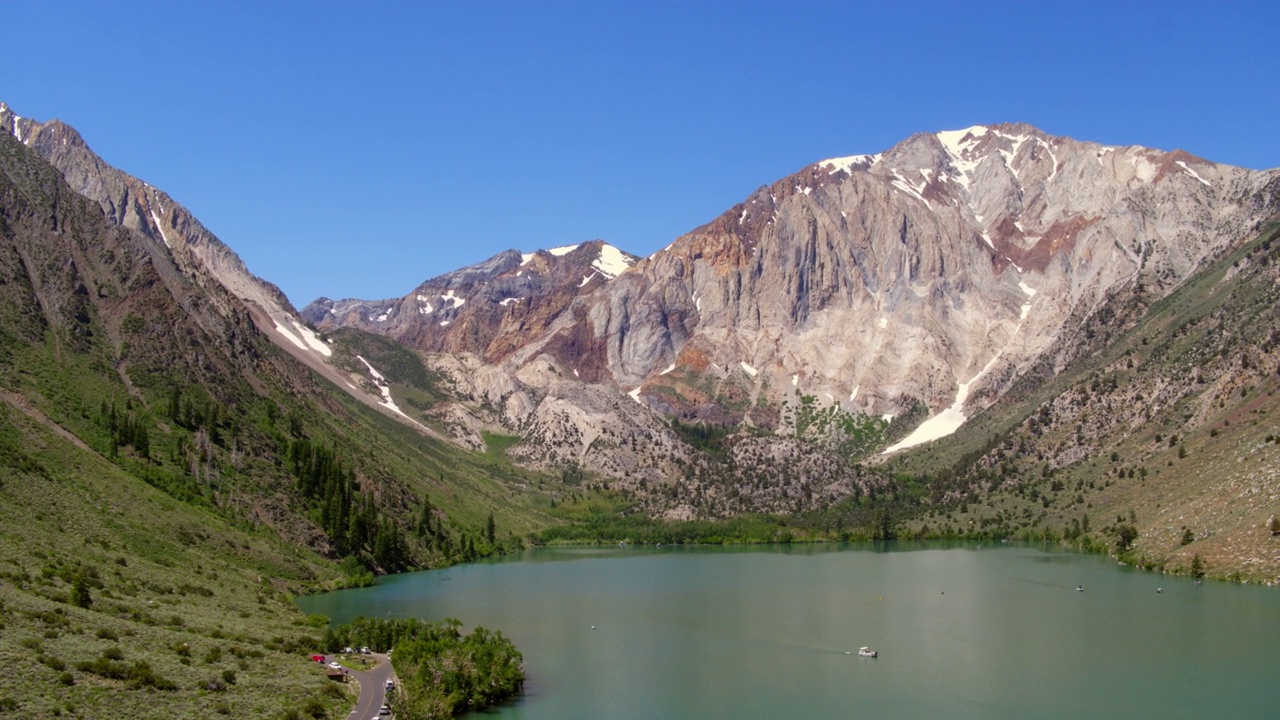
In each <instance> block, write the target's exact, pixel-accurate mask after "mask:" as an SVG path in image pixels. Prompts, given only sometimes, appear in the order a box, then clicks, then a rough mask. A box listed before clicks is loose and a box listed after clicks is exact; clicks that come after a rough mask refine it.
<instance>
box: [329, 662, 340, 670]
mask: <svg viewBox="0 0 1280 720" xmlns="http://www.w3.org/2000/svg"><path fill="white" fill-rule="evenodd" d="M329 667H331V668H333V669H334V670H341V669H342V666H341V665H339V664H338V661H337V660H334V661H333V662H331V663H329Z"/></svg>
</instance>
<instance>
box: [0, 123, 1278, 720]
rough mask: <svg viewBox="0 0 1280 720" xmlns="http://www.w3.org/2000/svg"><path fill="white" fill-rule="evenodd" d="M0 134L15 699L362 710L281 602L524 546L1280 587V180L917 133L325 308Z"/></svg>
mask: <svg viewBox="0 0 1280 720" xmlns="http://www.w3.org/2000/svg"><path fill="white" fill-rule="evenodd" d="M0 129H2V130H3V132H0V400H3V402H0V468H3V474H2V475H0V517H2V518H3V522H2V523H0V525H2V527H3V532H2V534H0V538H2V539H0V635H2V636H3V637H4V639H5V642H4V643H3V646H0V659H2V660H3V661H4V662H5V663H6V665H8V666H9V667H10V668H13V670H14V675H13V678H17V680H14V679H13V678H10V679H7V680H5V681H4V682H3V683H2V684H0V709H3V710H4V711H5V712H6V713H8V712H10V711H15V710H17V709H21V710H26V711H29V712H36V711H39V712H43V713H45V714H48V713H49V712H52V711H53V709H55V708H57V709H59V710H60V711H70V712H73V713H75V714H82V715H85V716H93V717H152V716H155V717H160V716H161V715H162V714H163V715H164V716H165V717H173V716H174V715H178V716H191V717H207V716H208V714H207V712H208V708H210V707H212V708H213V709H214V711H215V712H216V713H218V714H227V715H238V716H264V715H267V714H272V713H277V712H278V711H279V710H280V698H281V697H289V698H292V700H291V701H290V702H293V703H295V705H296V707H291V708H289V709H292V710H294V711H296V712H302V711H303V710H304V709H307V711H308V712H310V711H311V710H314V711H315V712H318V713H321V715H320V716H322V715H323V713H329V714H330V715H336V714H341V708H343V707H344V706H347V705H349V698H347V697H346V696H345V695H344V694H343V693H342V692H340V691H334V690H333V689H332V687H333V686H332V685H331V684H328V685H327V684H326V683H325V682H324V681H323V679H322V678H321V680H320V681H317V680H316V678H315V676H314V673H312V672H311V668H310V667H309V665H308V663H307V661H306V660H305V659H303V658H302V656H303V654H304V652H305V651H306V650H308V649H310V648H312V647H314V646H315V645H316V643H318V642H319V639H320V633H321V630H322V628H323V625H324V621H323V618H306V617H303V616H301V615H300V614H299V613H298V612H297V611H296V609H294V606H293V605H292V603H291V597H292V596H293V595H296V594H299V593H304V592H311V591H316V590H320V589H331V588H337V587H345V586H351V585H361V584H367V583H371V582H372V581H373V577H374V576H375V575H377V574H383V573H391V572H400V571H405V570H411V569H418V568H428V567H441V566H444V565H448V564H451V563H456V562H466V561H470V560H474V559H477V558H481V557H485V556H490V555H494V554H500V553H503V552H507V551H511V550H515V549H518V548H520V547H524V546H526V545H529V544H533V543H545V542H569V541H585V542H598V541H608V542H615V543H616V542H619V541H631V542H659V541H660V542H768V541H774V542H791V541H808V540H836V539H866V540H872V539H875V540H889V539H892V538H895V537H971V538H984V539H987V538H989V539H1021V540H1028V541H1035V542H1047V543H1054V544H1057V543H1064V544H1067V545H1071V546H1076V547H1081V548H1084V549H1087V550H1092V551H1098V552H1109V553H1113V554H1115V555H1117V556H1118V557H1119V558H1120V559H1121V560H1122V561H1124V562H1128V563H1132V564H1138V565H1143V566H1145V567H1150V568H1154V569H1159V570H1163V571H1168V572H1178V573H1185V574H1207V575H1209V576H1211V577H1217V578H1224V579H1234V580H1238V581H1248V582H1258V583H1268V584H1274V583H1276V582H1280V522H1278V521H1277V520H1276V517H1277V515H1280V425H1278V424H1277V421H1276V418H1277V414H1276V413H1277V411H1278V410H1280V399H1277V397H1276V391H1277V389H1278V388H1280V314H1277V312H1276V307H1277V302H1278V301H1280V237H1278V235H1280V170H1267V171H1256V170H1249V169H1244V168H1238V167H1231V166H1226V165H1221V164H1217V163H1214V162H1211V161H1209V160H1206V159H1202V158H1198V157H1195V156H1192V155H1190V154H1188V153H1185V152H1182V151H1176V150H1175V151H1163V150H1155V149H1150V148H1144V147H1138V146H1132V147H1110V146H1103V145H1098V144H1095V143H1090V142H1085V141H1077V140H1073V139H1070V138H1064V137H1055V136H1051V135H1047V134H1045V133H1043V132H1041V131H1040V130H1038V129H1036V128H1034V127H1031V126H1028V125H1022V124H1003V125H991V126H975V127H971V128H966V129H963V130H957V131H949V132H938V133H922V134H917V135H912V136H911V137H908V138H906V139H905V140H903V141H902V142H900V143H898V144H897V145H895V146H894V147H892V148H887V149H878V151H877V152H874V153H872V154H865V155H856V156H851V157H837V158H831V159H827V160H822V161H819V162H816V163H813V164H812V165H809V166H806V167H804V168H801V169H800V170H798V171H797V172H796V173H794V174H792V175H790V176H788V177H785V178H782V179H779V180H776V181H774V182H772V183H771V184H768V185H764V186H761V187H760V188H759V189H758V190H756V191H755V192H753V193H752V194H751V195H750V196H749V197H746V198H744V199H743V200H742V202H740V203H738V204H736V205H734V206H733V207H731V208H728V209H725V210H724V211H723V212H722V213H721V214H719V215H718V216H715V217H712V218H711V219H710V221H709V222H707V223H706V224H705V225H703V226H701V227H698V228H695V229H693V230H691V231H690V232H688V233H686V234H684V235H682V236H680V237H678V238H675V239H674V240H673V241H672V242H671V244H670V245H669V246H667V247H666V248H664V249H663V250H661V251H659V252H657V253H654V254H653V255H651V256H649V257H638V256H635V255H631V254H629V253H627V252H626V251H625V250H622V249H619V248H615V247H613V246H611V245H609V244H608V243H606V242H604V241H602V240H592V241H588V242H582V243H579V244H567V245H565V246H563V247H557V248H549V249H541V250H535V251H530V250H529V249H525V250H523V251H521V250H510V251H507V252H504V253H501V254H499V255H496V256H494V257H492V258H489V259H487V260H480V261H479V262H477V263H476V264H475V265H472V266H469V267H466V268H461V269H458V270H455V271H453V272H450V273H446V274H444V275H441V276H439V277H435V278H430V279H427V280H425V281H424V282H423V283H422V284H420V285H419V286H418V287H416V288H412V289H410V290H409V291H408V292H406V293H405V294H404V295H402V296H399V297H394V298H386V299H374V300H364V299H351V298H348V299H340V300H332V299H328V298H319V299H316V300H315V301H313V302H311V303H310V304H308V305H307V306H306V307H304V308H302V309H301V310H297V309H296V308H295V307H294V306H293V305H292V304H291V303H290V302H289V300H288V299H287V298H286V297H285V296H284V294H283V293H281V292H280V291H279V289H278V288H276V287H275V286H274V285H272V284H271V283H270V282H269V281H268V280H265V279H261V278H258V277H256V276H254V275H253V274H252V273H251V272H250V269H249V268H247V267H246V266H245V265H244V263H243V262H241V260H240V259H239V258H238V257H237V256H236V254H235V252H234V251H233V250H232V249H231V247H229V246H228V245H227V244H225V243H224V242H223V241H222V240H220V239H219V238H217V237H215V236H214V235H213V234H212V233H210V232H209V231H208V230H207V229H206V228H205V227H204V226H203V225H202V224H201V223H200V221H199V220H198V219H197V218H195V217H194V216H193V215H192V214H191V213H190V212H188V211H187V210H186V209H185V208H184V207H183V206H182V205H181V204H180V203H179V202H178V201H176V200H175V199H173V198H171V197H170V196H169V195H167V194H166V193H165V192H164V191H162V190H160V189H158V188H155V187H153V186H151V185H149V184H147V183H146V182H143V181H142V180H140V179H138V178H135V177H132V176H130V175H128V174H127V173H125V172H123V171H121V170H118V169H116V168H114V167H112V166H110V165H109V164H107V162H105V161H104V160H103V159H102V158H99V157H98V156H97V155H96V154H95V153H94V152H93V151H92V150H91V149H90V148H89V145H88V144H87V143H86V141H85V139H84V138H83V137H82V136H81V135H80V133H79V132H77V131H76V130H75V129H73V128H71V127H69V126H67V125H66V124H64V123H62V122H60V121H57V120H52V121H48V122H40V121H36V120H33V119H30V118H25V117H22V116H20V115H18V114H16V113H15V112H14V111H13V110H11V109H10V108H8V107H7V106H5V105H3V104H0ZM715 210H716V209H709V212H708V216H711V214H712V213H713V212H715ZM230 240H231V241H232V242H233V243H238V242H251V241H252V240H251V239H248V238H244V239H241V238H234V239H230ZM519 242H520V241H519V238H513V239H512V244H513V245H519ZM121 638H131V639H132V640H131V641H130V642H128V643H122V642H121ZM122 645H127V647H128V650H127V651H125V652H123V653H121V652H120V647H121V646H122ZM117 654H119V655H122V657H114V656H115V655H117ZM111 663H116V664H117V665H119V667H120V668H123V669H122V670H120V671H119V672H115V667H116V666H114V665H111ZM140 688H141V689H143V690H146V693H141V694H140V693H139V692H138V691H139V689H140ZM299 688H301V689H299ZM153 691H154V692H160V693H164V694H165V695H164V698H165V701H164V703H163V704H162V706H153V705H148V703H147V701H146V698H147V697H152V696H151V695H149V694H147V693H151V692H153Z"/></svg>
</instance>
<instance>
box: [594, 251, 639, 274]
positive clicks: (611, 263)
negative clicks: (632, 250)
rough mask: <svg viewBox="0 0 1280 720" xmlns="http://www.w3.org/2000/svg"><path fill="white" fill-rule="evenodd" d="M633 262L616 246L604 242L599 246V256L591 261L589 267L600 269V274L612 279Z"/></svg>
mask: <svg viewBox="0 0 1280 720" xmlns="http://www.w3.org/2000/svg"><path fill="white" fill-rule="evenodd" d="M632 262H634V261H633V260H632V259H631V258H629V257H627V256H626V255H624V254H623V253H622V251H621V250H619V249H618V248H616V247H614V246H612V245H609V244H605V245H601V246H600V257H598V258H596V260H595V262H593V263H591V267H593V268H595V269H596V270H599V271H600V274H601V275H604V276H605V277H606V278H609V279H610V280H612V279H613V278H616V277H618V276H619V275H621V274H622V273H624V272H626V271H627V270H628V269H629V268H630V267H631V263H632Z"/></svg>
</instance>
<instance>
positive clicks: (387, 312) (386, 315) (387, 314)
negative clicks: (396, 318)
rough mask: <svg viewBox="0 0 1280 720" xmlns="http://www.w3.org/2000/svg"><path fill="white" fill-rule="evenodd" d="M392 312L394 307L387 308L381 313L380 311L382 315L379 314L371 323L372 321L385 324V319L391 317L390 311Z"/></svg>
mask: <svg viewBox="0 0 1280 720" xmlns="http://www.w3.org/2000/svg"><path fill="white" fill-rule="evenodd" d="M392 310H395V308H394V307H389V308H387V309H386V310H383V311H382V314H381V315H379V316H378V317H376V318H374V320H373V321H374V322H386V321H387V318H389V317H391V311H392Z"/></svg>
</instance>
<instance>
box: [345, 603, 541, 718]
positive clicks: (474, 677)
mask: <svg viewBox="0 0 1280 720" xmlns="http://www.w3.org/2000/svg"><path fill="white" fill-rule="evenodd" d="M461 627H462V623H461V622H459V621H458V620H454V619H452V618H449V619H445V620H442V621H439V622H425V621H422V620H417V619H415V618H409V619H405V620H390V619H380V618H366V617H358V618H356V619H354V620H352V621H351V622H350V623H347V624H345V625H337V626H334V627H331V628H329V629H328V630H327V631H326V632H325V636H324V646H325V650H326V651H327V652H331V653H333V652H338V651H339V650H341V649H342V648H345V647H368V648H370V649H372V650H374V651H375V652H388V653H390V655H391V663H392V664H393V665H394V666H395V669H396V675H398V676H399V678H400V690H399V692H398V696H399V700H398V702H397V704H396V717H399V718H405V719H407V720H417V719H418V718H441V717H451V716H454V715H459V714H461V713H464V712H468V711H471V710H482V709H484V708H487V707H490V706H492V705H495V704H497V703H501V702H504V701H506V700H509V699H511V698H513V697H515V696H517V695H519V694H520V691H521V690H522V689H523V687H524V659H523V657H522V656H521V655H520V651H519V650H517V649H516V646H515V645H514V644H513V643H512V642H511V641H510V640H508V639H507V638H505V637H503V636H502V633H501V632H495V631H490V630H486V629H485V628H483V627H477V628H475V629H474V630H472V631H471V632H470V633H468V634H466V635H463V634H462V632H461Z"/></svg>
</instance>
